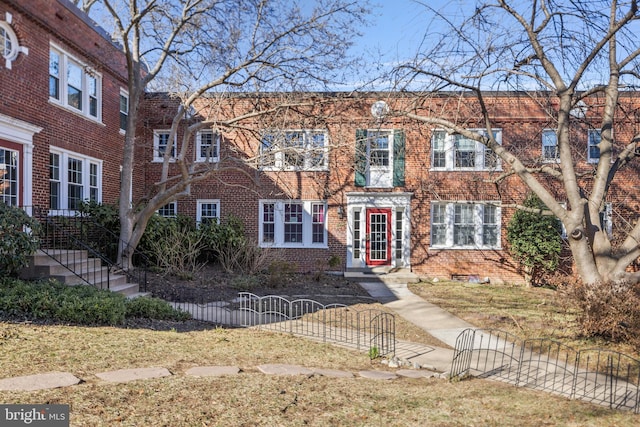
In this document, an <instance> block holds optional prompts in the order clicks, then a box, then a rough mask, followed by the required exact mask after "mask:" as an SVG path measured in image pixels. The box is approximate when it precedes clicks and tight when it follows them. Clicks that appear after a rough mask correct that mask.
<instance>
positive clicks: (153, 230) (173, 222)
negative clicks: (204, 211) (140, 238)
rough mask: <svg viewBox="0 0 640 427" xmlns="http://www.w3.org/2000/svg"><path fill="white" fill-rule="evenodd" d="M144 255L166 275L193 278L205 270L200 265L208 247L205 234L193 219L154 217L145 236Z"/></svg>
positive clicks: (181, 216)
mask: <svg viewBox="0 0 640 427" xmlns="http://www.w3.org/2000/svg"><path fill="white" fill-rule="evenodd" d="M143 246H144V248H145V253H146V254H147V255H148V256H149V258H150V259H151V260H153V261H154V262H155V264H156V265H157V266H158V267H159V268H160V269H162V271H164V272H165V273H167V274H174V275H178V276H180V277H181V278H186V279H190V278H193V276H194V275H195V273H196V272H197V271H198V270H199V269H200V268H201V267H202V265H201V264H200V263H199V262H198V259H199V258H200V255H201V252H202V249H203V248H204V247H205V244H204V242H203V234H202V233H201V232H200V231H199V230H198V229H197V228H196V227H195V223H194V222H193V220H192V219H191V218H188V217H185V216H183V215H180V216H178V217H177V218H163V217H161V216H159V215H154V216H153V217H152V219H151V220H150V221H149V226H147V229H146V230H145V235H144V245H143Z"/></svg>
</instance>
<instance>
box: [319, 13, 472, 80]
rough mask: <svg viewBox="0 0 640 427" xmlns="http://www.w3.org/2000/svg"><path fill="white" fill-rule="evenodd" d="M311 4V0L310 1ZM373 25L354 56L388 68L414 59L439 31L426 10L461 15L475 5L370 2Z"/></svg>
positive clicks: (358, 45) (354, 50)
mask: <svg viewBox="0 0 640 427" xmlns="http://www.w3.org/2000/svg"><path fill="white" fill-rule="evenodd" d="M310 1H311V0H310ZM370 2H371V3H370V8H371V15H370V17H369V21H370V23H371V25H370V26H369V27H365V28H363V29H361V32H362V33H363V36H362V37H361V38H359V39H355V40H354V42H355V46H354V47H353V48H352V53H353V54H355V55H358V54H362V55H365V57H370V58H371V60H372V62H377V61H378V60H379V61H380V62H381V63H383V64H385V66H386V67H388V69H390V68H391V67H392V66H394V65H396V64H398V63H399V62H407V61H408V60H411V59H412V58H414V57H415V54H416V52H417V50H418V49H419V47H420V44H421V43H422V42H423V38H424V36H425V33H426V32H427V31H429V32H433V31H435V30H437V28H436V25H437V20H436V21H435V22H434V13H433V11H431V10H429V8H427V7H425V4H428V5H429V6H430V7H431V8H433V9H435V10H437V11H439V12H440V13H444V14H445V15H446V16H448V17H453V16H459V15H460V11H461V10H464V9H465V8H469V7H470V6H469V5H470V4H471V5H474V4H475V3H474V2H473V1H471V0H422V1H416V0H370Z"/></svg>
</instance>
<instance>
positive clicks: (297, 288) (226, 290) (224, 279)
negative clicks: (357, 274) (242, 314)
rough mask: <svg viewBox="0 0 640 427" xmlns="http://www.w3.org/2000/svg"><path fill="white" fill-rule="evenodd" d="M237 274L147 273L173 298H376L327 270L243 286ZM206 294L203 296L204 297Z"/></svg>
mask: <svg viewBox="0 0 640 427" xmlns="http://www.w3.org/2000/svg"><path fill="white" fill-rule="evenodd" d="M234 278H236V275H233V274H230V273H227V272H224V271H222V270H221V269H220V268H219V267H218V266H215V265H213V266H211V265H207V266H205V267H204V268H202V269H201V270H200V271H198V272H197V274H196V275H195V276H194V277H193V279H185V278H180V277H177V276H174V275H166V274H161V273H152V272H150V273H148V274H147V289H146V290H147V292H151V294H152V295H153V296H155V297H158V298H162V299H165V300H167V301H173V302H194V303H201V302H203V300H204V301H207V302H211V301H230V300H233V299H234V298H236V297H237V296H238V293H239V292H251V293H253V294H256V295H258V296H265V295H278V296H281V297H284V298H286V299H289V300H293V299H300V298H308V299H312V300H314V301H318V302H319V303H321V304H324V305H327V304H336V303H337V304H347V305H352V304H359V303H370V302H372V301H374V300H373V299H372V298H371V296H370V295H369V294H368V293H367V291H365V290H364V289H363V288H362V287H361V286H360V285H359V284H358V282H356V281H352V280H349V279H347V278H345V277H343V276H342V275H337V274H327V273H292V274H278V275H277V276H274V275H269V274H261V275H257V276H256V277H254V278H252V280H251V281H247V282H250V283H251V286H250V287H248V288H242V287H241V286H239V285H238V282H239V281H237V280H235V281H234ZM203 298H204V299H203Z"/></svg>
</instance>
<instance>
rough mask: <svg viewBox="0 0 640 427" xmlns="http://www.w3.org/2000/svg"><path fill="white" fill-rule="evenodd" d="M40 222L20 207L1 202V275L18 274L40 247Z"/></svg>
mask: <svg viewBox="0 0 640 427" xmlns="http://www.w3.org/2000/svg"><path fill="white" fill-rule="evenodd" d="M38 230H39V223H38V222H37V221H36V220H35V219H33V218H31V217H30V216H29V215H27V213H26V212H25V211H23V210H22V209H20V208H17V207H14V206H9V205H6V204H4V203H2V202H0V276H16V275H17V274H18V271H19V270H20V269H21V268H22V267H25V266H26V265H27V264H28V262H29V261H28V257H29V255H32V254H33V253H34V252H35V251H36V250H37V249H38V239H37V238H36V237H35V236H37V234H38Z"/></svg>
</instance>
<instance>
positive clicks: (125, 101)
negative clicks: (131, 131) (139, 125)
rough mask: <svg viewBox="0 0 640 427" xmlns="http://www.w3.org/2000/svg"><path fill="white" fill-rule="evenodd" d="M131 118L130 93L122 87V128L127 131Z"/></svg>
mask: <svg viewBox="0 0 640 427" xmlns="http://www.w3.org/2000/svg"><path fill="white" fill-rule="evenodd" d="M128 119H129V94H128V93H127V92H126V91H125V90H122V89H120V130H121V131H122V132H126V130H127V120H128Z"/></svg>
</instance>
